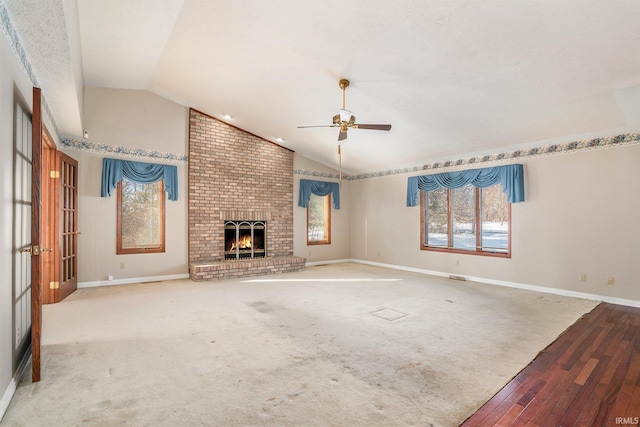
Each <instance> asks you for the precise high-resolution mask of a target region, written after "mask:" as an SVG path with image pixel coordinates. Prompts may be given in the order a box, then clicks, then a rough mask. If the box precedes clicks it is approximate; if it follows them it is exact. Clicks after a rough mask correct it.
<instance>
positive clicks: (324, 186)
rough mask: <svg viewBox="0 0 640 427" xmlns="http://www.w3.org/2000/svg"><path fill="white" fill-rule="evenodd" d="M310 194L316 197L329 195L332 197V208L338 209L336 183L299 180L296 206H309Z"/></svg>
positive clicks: (338, 185)
mask: <svg viewBox="0 0 640 427" xmlns="http://www.w3.org/2000/svg"><path fill="white" fill-rule="evenodd" d="M311 193H313V194H315V195H316V196H326V195H327V194H331V195H332V196H333V197H332V198H333V207H334V208H336V209H340V184H338V183H337V182H324V181H312V180H310V179H301V180H300V193H299V196H298V206H301V207H303V208H306V207H307V206H309V200H310V199H311Z"/></svg>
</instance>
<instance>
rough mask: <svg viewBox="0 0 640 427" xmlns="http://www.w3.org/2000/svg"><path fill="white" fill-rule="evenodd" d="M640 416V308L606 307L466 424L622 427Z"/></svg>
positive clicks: (567, 333) (584, 319)
mask: <svg viewBox="0 0 640 427" xmlns="http://www.w3.org/2000/svg"><path fill="white" fill-rule="evenodd" d="M639 417H640V308H633V307H626V306H620V305H614V304H606V303H602V304H599V305H598V306H597V307H596V308H594V309H593V311H591V312H590V313H588V314H586V315H585V316H583V317H582V318H581V319H580V320H578V321H577V322H576V323H575V324H574V325H573V326H571V327H570V328H569V329H567V330H566V331H565V332H564V333H563V334H562V335H561V336H560V337H558V339H557V340H556V341H554V342H553V343H552V344H550V345H549V346H548V347H547V348H546V349H544V350H543V351H542V352H541V353H540V354H539V355H538V357H536V359H534V360H533V362H531V363H530V364H529V365H528V366H527V367H526V368H525V369H523V370H522V372H520V373H519V374H518V375H517V376H516V377H515V378H514V379H513V380H511V382H510V383H509V384H507V385H506V386H505V387H504V388H503V389H502V390H501V391H500V392H498V393H497V394H496V395H495V396H494V397H493V398H492V399H491V400H489V401H488V402H487V403H485V404H484V406H482V408H480V409H479V410H478V411H477V412H476V413H475V414H474V415H472V416H471V417H470V418H469V419H468V420H466V421H465V422H464V423H463V424H462V426H463V427H476V426H477V427H481V426H526V427H535V426H540V427H543V426H544V427H548V426H576V427H578V426H580V427H582V426H584V427H600V426H622V425H640V420H639Z"/></svg>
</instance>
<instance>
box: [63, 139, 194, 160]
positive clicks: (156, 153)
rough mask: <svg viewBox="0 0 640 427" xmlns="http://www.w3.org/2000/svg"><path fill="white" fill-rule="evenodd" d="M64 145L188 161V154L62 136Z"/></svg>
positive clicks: (81, 148) (81, 149)
mask: <svg viewBox="0 0 640 427" xmlns="http://www.w3.org/2000/svg"><path fill="white" fill-rule="evenodd" d="M62 147H63V148H68V149H70V150H77V151H87V152H91V153H97V154H110V155H114V154H115V155H120V156H127V157H136V158H140V159H146V160H160V161H165V162H186V161H187V160H188V156H187V155H185V154H174V153H164V152H162V151H155V150H144V149H142V148H130V147H124V146H117V145H108V144H99V143H96V142H91V141H86V140H80V139H70V138H62Z"/></svg>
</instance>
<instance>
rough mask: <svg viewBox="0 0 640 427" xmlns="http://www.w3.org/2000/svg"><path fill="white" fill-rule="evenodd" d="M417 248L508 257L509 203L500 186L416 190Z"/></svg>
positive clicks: (509, 254)
mask: <svg viewBox="0 0 640 427" xmlns="http://www.w3.org/2000/svg"><path fill="white" fill-rule="evenodd" d="M420 204H421V206H422V208H421V213H422V214H421V230H422V233H421V235H422V243H421V249H424V250H433V251H446V252H457V253H472V254H481V255H492V256H502V257H510V256H511V247H510V242H511V204H510V203H509V202H507V197H506V195H505V194H504V192H503V191H502V186H501V185H494V186H492V187H487V188H476V187H473V186H466V187H462V188H457V189H454V190H447V189H438V190H435V191H421V192H420Z"/></svg>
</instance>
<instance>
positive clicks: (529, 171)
mask: <svg viewBox="0 0 640 427" xmlns="http://www.w3.org/2000/svg"><path fill="white" fill-rule="evenodd" d="M521 163H523V164H524V168H525V192H526V201H525V202H524V203H515V204H513V205H512V257H511V259H504V258H491V257H484V256H477V255H460V254H447V253H441V252H429V251H422V250H420V249H419V245H420V208H419V207H411V208H410V207H406V206H405V204H406V185H407V177H408V176H409V175H395V176H389V177H378V178H371V179H366V180H358V181H353V182H352V183H351V194H352V198H351V217H352V224H353V226H352V243H351V253H352V257H353V258H357V259H362V260H367V261H372V262H380V263H385V264H393V265H398V266H404V267H411V268H418V269H425V270H432V271H438V272H444V273H450V274H456V275H462V276H473V277H480V278H486V279H492V280H496V281H506V282H512V283H516V284H529V285H536V286H543V287H550V288H556V289H562V290H568V291H576V292H583V293H591V294H596V295H604V296H610V297H614V298H623V299H630V300H638V301H640V221H639V219H640V198H638V196H637V195H638V194H640V167H639V165H640V145H632V146H623V147H615V148H606V149H600V150H594V151H582V152H576V153H571V154H558V155H554V156H546V157H536V158H530V159H523V160H522V161H521ZM414 175H418V174H414ZM456 261H459V264H460V265H459V266H456ZM581 273H585V274H586V275H587V281H586V282H580V281H579V275H580V274H581ZM608 276H614V279H615V284H614V285H613V286H611V285H608V284H607V277H608Z"/></svg>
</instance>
